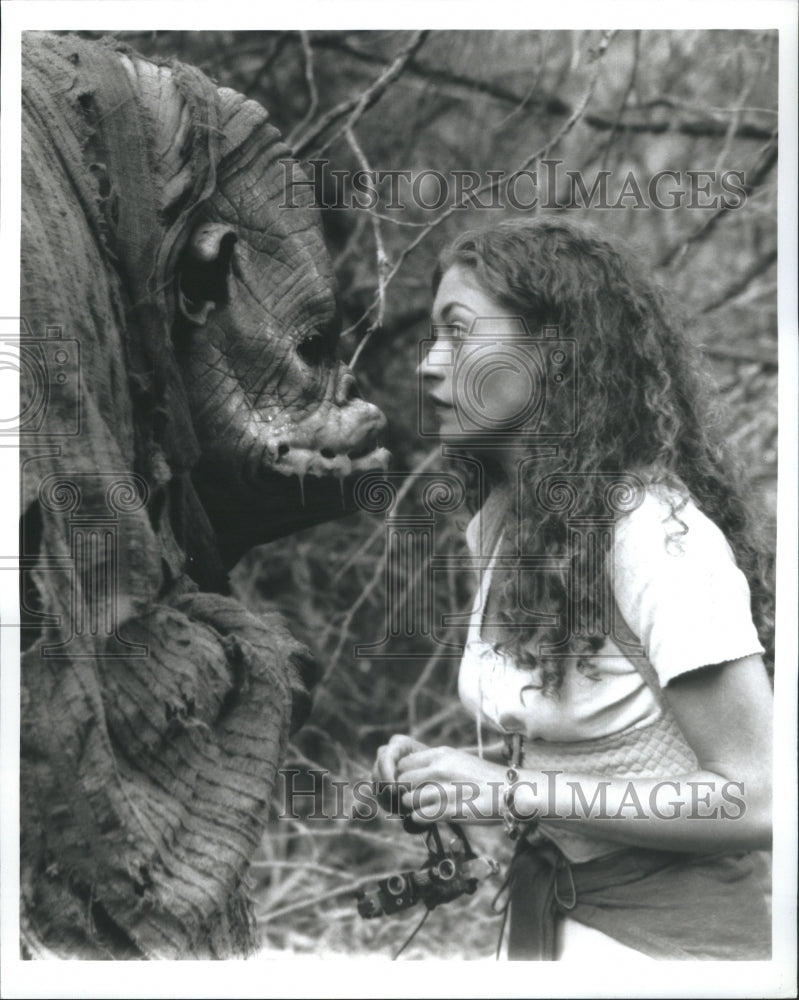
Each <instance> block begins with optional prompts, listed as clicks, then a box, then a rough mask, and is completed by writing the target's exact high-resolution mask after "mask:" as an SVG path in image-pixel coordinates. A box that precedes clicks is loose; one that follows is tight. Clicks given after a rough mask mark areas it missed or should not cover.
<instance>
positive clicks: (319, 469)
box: [274, 441, 391, 479]
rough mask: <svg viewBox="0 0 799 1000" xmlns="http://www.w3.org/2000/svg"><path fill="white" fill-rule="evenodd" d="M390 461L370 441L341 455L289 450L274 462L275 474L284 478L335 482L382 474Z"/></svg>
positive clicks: (389, 455) (296, 449)
mask: <svg viewBox="0 0 799 1000" xmlns="http://www.w3.org/2000/svg"><path fill="white" fill-rule="evenodd" d="M390 461H391V453H390V452H389V451H388V450H387V449H386V448H383V447H381V446H380V445H375V444H374V442H373V441H371V442H369V444H368V445H367V446H366V447H365V448H358V449H352V450H351V451H350V452H347V453H346V454H345V453H343V452H339V453H334V452H332V451H331V452H329V453H327V452H326V453H325V454H323V453H322V452H321V451H318V450H316V449H313V448H303V447H297V446H294V447H292V448H291V449H290V450H289V451H288V452H287V453H286V454H285V455H283V456H281V457H280V458H279V459H278V461H277V462H276V463H275V465H274V468H275V470H276V471H277V472H282V473H283V474H284V475H289V476H290V475H297V476H300V477H301V478H302V477H305V476H316V477H319V478H323V477H325V476H332V477H333V478H335V479H346V478H347V477H348V476H352V475H354V474H356V473H360V472H374V471H377V470H378V469H380V470H382V471H385V470H386V469H387V468H388V466H389V462H390Z"/></svg>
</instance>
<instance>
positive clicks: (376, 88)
mask: <svg viewBox="0 0 799 1000" xmlns="http://www.w3.org/2000/svg"><path fill="white" fill-rule="evenodd" d="M429 34H430V32H429V31H426V30H425V31H416V32H414V34H413V38H412V39H411V41H410V42H409V43H408V45H406V46H405V48H404V49H403V50H402V51H401V52H400V53H399V54H398V55H397V56H396V58H395V59H394V60H393V62H392V63H391V65H390V66H388V67H387V68H386V69H385V70H384V71H383V72H382V73H381V74H380V76H379V77H378V78H377V79H376V80H375V81H374V82H373V83H371V84H370V85H369V86H368V87H367V88H366V90H365V91H364V92H363V93H362V94H359V95H358V96H356V97H352V98H350V99H349V100H347V101H342V102H341V104H338V105H336V107H335V108H333V109H332V110H331V111H328V112H327V113H326V114H325V115H323V116H322V118H321V119H320V121H319V122H318V123H317V124H316V125H315V126H314V128H313V129H312V130H311V131H310V132H309V133H308V135H306V136H303V138H302V139H301V140H300V141H299V142H298V143H297V145H296V146H295V147H294V155H295V156H302V155H303V154H304V153H305V151H306V150H307V149H308V148H309V147H310V146H311V145H312V144H313V143H314V142H316V140H317V139H318V138H319V137H320V136H321V135H322V134H323V133H324V132H325V131H326V129H327V128H329V127H330V125H332V124H333V122H335V121H337V120H338V119H339V118H341V117H342V116H343V115H345V114H347V112H349V111H351V112H352V113H351V114H350V117H349V118H348V119H347V121H346V123H345V124H344V125H343V126H342V128H341V129H340V130H339V131H338V132H336V134H335V135H333V136H332V137H331V138H330V139H328V140H327V141H326V142H325V143H324V144H323V145H322V147H321V148H320V149H319V150H317V152H316V154H315V155H316V156H321V155H322V154H323V153H324V152H325V150H326V149H328V147H329V146H331V145H332V144H333V143H334V142H335V141H336V139H338V138H339V136H340V135H342V134H343V133H344V132H345V130H346V129H347V128H352V127H353V125H355V123H356V122H357V121H358V119H359V118H361V116H362V115H363V114H364V112H366V111H368V109H369V108H371V107H372V106H373V105H374V104H376V103H377V102H378V101H379V100H380V98H381V97H382V96H383V93H384V92H385V90H386V88H387V87H388V86H389V85H390V84H391V83H393V82H394V80H396V79H397V77H399V76H400V74H401V73H402V72H403V70H404V69H405V68H406V66H407V65H408V61H409V60H410V58H411V56H412V55H413V53H414V52H416V51H418V50H419V49H420V48H421V46H422V45H423V44H424V41H425V39H426V38H427V36H428V35H429Z"/></svg>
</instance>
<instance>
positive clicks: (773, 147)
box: [658, 132, 777, 267]
mask: <svg viewBox="0 0 799 1000" xmlns="http://www.w3.org/2000/svg"><path fill="white" fill-rule="evenodd" d="M776 162H777V134H776V132H775V133H773V134H772V136H771V140H770V142H768V143H767V144H766V145H765V146H764V147H763V149H761V151H760V155H759V156H758V159H757V162H756V163H755V165H754V167H753V169H752V170H751V171H750V172H749V173H748V174H747V175H746V182H745V183H744V184H743V185H742V190H743V191H744V192H745V193H746V195H747V197H748V196H749V195H750V194H751V193H752V191H754V190H755V188H757V187H759V186H760V184H762V183H763V181H764V180H765V179H766V177H768V175H769V173H770V172H771V170H772V168H773V167H774V165H775V164H776ZM730 211H732V208H731V207H729V206H728V205H726V204H725V203H724V202H722V203H721V205H720V206H719V207H718V208H717V209H716V211H715V212H714V213H713V214H712V215H709V216H708V217H707V219H706V220H705V221H704V222H703V223H702V224H701V225H700V226H698V227H697V228H696V229H695V230H694V231H693V233H691V234H689V235H688V236H686V237H684V238H683V239H681V240H680V241H679V242H678V243H675V244H674V245H673V246H671V247H670V248H669V249H668V250H667V251H666V252H665V253H664V254H663V256H662V257H661V258H660V260H659V261H658V267H668V266H669V265H670V264H672V263H673V262H674V261H676V260H677V259H678V258H681V257H682V256H683V255H684V254H685V252H686V251H687V249H688V247H690V246H691V245H692V244H693V243H696V242H697V241H698V240H700V239H702V238H703V237H705V236H707V235H708V234H709V233H710V232H711V231H712V230H713V229H715V227H716V226H717V225H718V222H719V220H720V219H721V218H722V216H724V215H726V214H727V213H728V212H730Z"/></svg>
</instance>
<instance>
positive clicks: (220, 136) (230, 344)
mask: <svg viewBox="0 0 799 1000" xmlns="http://www.w3.org/2000/svg"><path fill="white" fill-rule="evenodd" d="M123 62H124V64H125V66H126V69H127V71H128V75H129V76H130V77H131V78H132V79H133V80H134V82H135V85H136V87H137V89H138V90H139V92H140V93H141V94H142V95H143V99H144V103H145V105H146V106H149V107H151V108H154V109H157V117H156V119H155V120H156V139H155V142H156V145H155V150H156V161H155V162H156V164H157V169H158V172H159V179H158V186H159V189H160V192H161V193H160V199H161V205H160V210H161V214H162V217H163V218H165V219H166V220H167V221H169V220H170V219H174V220H177V222H176V223H175V224H173V228H172V230H171V232H172V233H173V235H172V236H171V237H168V238H167V241H166V245H165V246H163V247H162V248H161V258H162V262H163V261H166V266H165V268H164V270H165V275H166V279H167V280H168V281H169V282H171V292H172V294H173V296H174V298H173V310H172V315H173V316H174V330H173V332H174V338H173V340H174V350H175V352H176V357H177V361H178V364H179V368H180V372H181V377H182V381H183V384H184V386H185V391H186V397H187V399H188V403H189V407H190V410H191V415H192V422H193V425H194V430H195V433H196V435H197V438H198V441H199V444H200V449H201V456H202V457H201V459H200V461H199V463H198V465H197V466H196V468H195V470H194V480H195V485H196V487H197V489H198V491H199V493H200V497H201V499H202V501H203V504H204V506H205V507H206V510H207V512H208V514H209V515H210V517H211V520H212V523H213V525H214V528H215V529H216V532H217V535H218V537H219V540H220V544H221V546H222V549H223V556H224V557H225V559H226V561H227V562H231V561H233V560H234V559H235V558H236V557H238V556H239V555H241V554H242V552H243V551H245V550H246V549H247V548H248V547H250V546H252V545H253V544H256V543H260V542H264V541H268V540H269V539H271V538H275V537H277V536H279V535H282V534H286V533H287V532H288V531H292V530H295V529H296V528H299V527H303V526H305V525H307V524H312V523H314V522H316V521H320V520H325V519H327V518H330V517H334V516H336V515H337V514H338V513H341V512H342V510H343V509H344V507H346V498H347V497H349V496H351V488H352V482H353V477H355V476H356V475H357V474H359V473H361V472H364V471H368V470H374V469H381V468H386V466H387V463H388V458H389V456H388V453H387V452H386V451H385V449H384V448H382V447H380V441H379V435H380V432H381V431H382V429H383V427H384V426H385V418H384V417H383V415H382V413H381V412H380V410H378V409H377V407H376V406H374V405H373V404H371V403H367V402H366V401H365V400H363V399H361V398H360V396H359V393H358V389H357V385H356V381H355V378H354V376H353V374H352V373H351V371H350V370H349V369H348V368H347V367H346V366H345V365H343V364H342V363H341V362H339V361H337V360H336V356H335V355H336V346H337V339H338V329H339V323H338V316H337V309H336V302H335V295H334V282H333V277H332V272H331V266H330V262H329V259H328V255H327V252H326V249H325V246H324V243H323V239H322V233H321V227H320V224H319V219H318V215H317V212H316V210H315V209H314V207H313V204H312V201H313V192H312V190H310V185H309V183H308V181H307V179H306V178H305V176H304V175H303V172H302V171H301V169H300V167H299V166H298V165H297V164H296V163H294V162H293V161H292V160H291V159H290V153H289V150H288V149H287V147H286V146H285V145H284V144H283V143H282V142H281V141H280V137H279V135H278V133H277V131H276V130H275V129H274V128H273V127H272V126H271V125H270V124H269V122H268V116H267V114H266V112H265V111H264V110H263V109H262V108H261V107H260V106H259V105H257V104H256V103H255V102H253V101H249V100H246V99H245V98H244V97H243V96H242V95H240V94H237V93H235V92H234V91H231V90H227V89H217V88H215V87H211V89H210V91H209V90H208V86H209V85H208V81H207V80H205V78H202V77H201V75H200V74H198V73H196V72H195V71H192V72H191V75H190V76H187V75H186V72H187V70H186V68H185V67H181V68H180V71H176V70H175V69H174V68H173V69H166V68H163V67H157V66H155V65H153V64H152V63H149V62H146V61H144V60H138V59H132V58H125V57H123ZM181 73H182V74H183V75H181ZM197 88H199V90H200V92H201V93H202V94H204V103H203V104H202V106H201V107H200V108H199V110H198V102H199V98H198V96H197ZM200 118H204V119H205V120H204V122H200V121H198V119H200ZM202 124H205V126H206V127H208V128H211V129H215V130H216V132H215V135H216V137H217V138H216V141H215V143H214V146H213V151H212V152H211V153H210V163H209V164H207V165H206V167H205V169H206V170H207V173H208V176H206V177H205V178H204V180H203V186H204V189H203V192H202V197H201V198H199V199H197V202H198V203H197V205H196V208H194V209H193V210H191V211H189V212H186V211H185V204H186V201H187V199H190V198H191V197H195V198H196V187H197V172H198V165H197V163H196V162H194V163H193V162H192V161H191V159H190V158H188V159H187V150H192V151H194V152H193V155H194V156H195V157H196V150H197V147H198V138H197V129H198V128H199V127H200V126H201V125H202ZM167 232H168V233H169V232H170V230H167Z"/></svg>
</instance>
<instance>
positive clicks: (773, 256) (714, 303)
mask: <svg viewBox="0 0 799 1000" xmlns="http://www.w3.org/2000/svg"><path fill="white" fill-rule="evenodd" d="M776 261H777V249H776V247H775V248H774V249H773V250H770V251H769V252H768V253H767V254H766V255H765V256H764V257H761V258H760V259H759V260H756V261H754V263H752V264H750V266H749V267H748V268H746V270H745V271H743V273H742V274H740V275H739V276H738V277H737V278H736V279H735V281H733V282H732V284H730V285H727V287H726V288H725V289H723V290H722V291H721V292H719V294H718V295H717V296H716V297H715V298H713V299H710V300H709V301H708V302H706V303H705V305H703V306H702V308H701V309H700V312H703V313H709V312H713V311H714V310H715V309H719V308H720V307H721V306H724V305H727V303H729V302H732V301H733V300H734V299H736V298H738V296H739V295H742V294H743V293H744V292H745V291H746V290H747V288H749V286H750V285H751V284H752V282H753V281H754V280H755V278H759V277H760V275H761V274H763V272H764V271H767V270H768V269H769V268H770V267H771V265H772V264H774V263H776Z"/></svg>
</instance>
